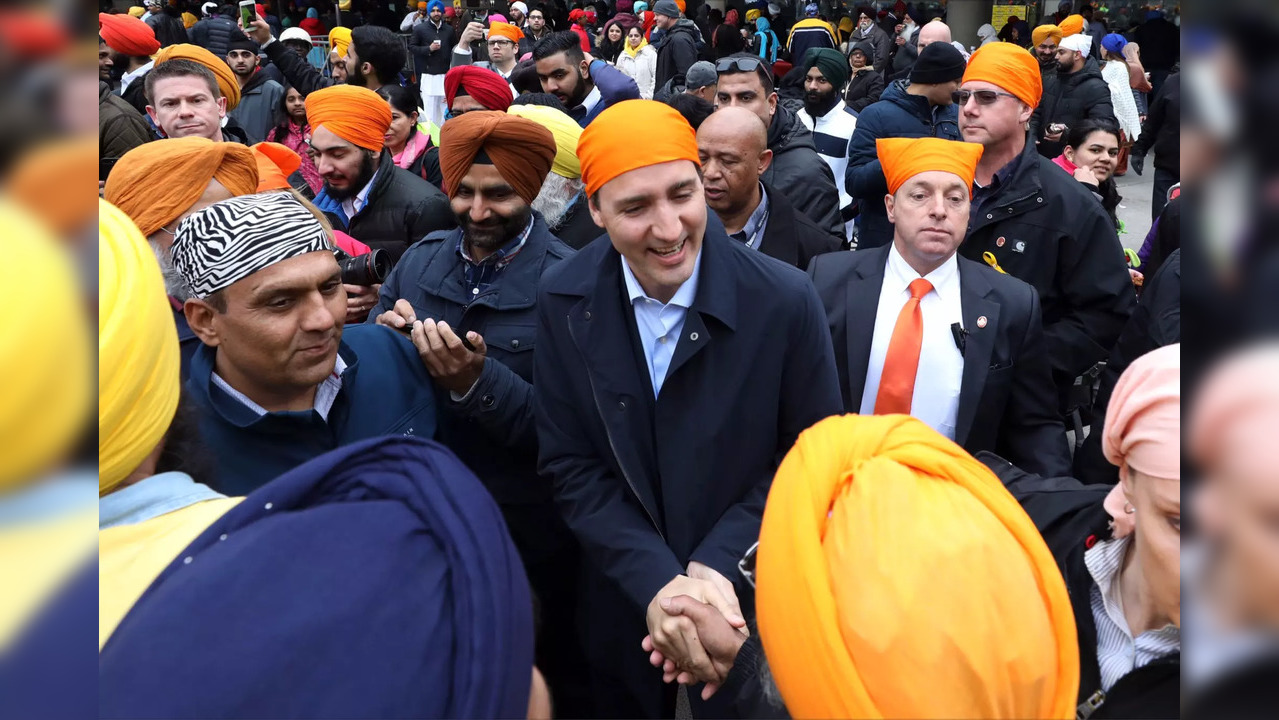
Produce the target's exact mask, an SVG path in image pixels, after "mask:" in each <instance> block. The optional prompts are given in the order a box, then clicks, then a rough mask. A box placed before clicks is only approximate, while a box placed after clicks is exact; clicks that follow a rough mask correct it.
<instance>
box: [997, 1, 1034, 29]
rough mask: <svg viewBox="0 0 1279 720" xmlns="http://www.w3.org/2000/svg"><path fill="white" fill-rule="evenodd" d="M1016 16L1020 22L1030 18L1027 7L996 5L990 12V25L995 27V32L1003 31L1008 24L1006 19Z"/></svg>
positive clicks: (1028, 7)
mask: <svg viewBox="0 0 1279 720" xmlns="http://www.w3.org/2000/svg"><path fill="white" fill-rule="evenodd" d="M1013 16H1016V17H1018V18H1020V19H1022V20H1027V19H1028V18H1029V17H1030V6H1029V5H996V6H995V7H994V9H993V10H991V11H990V24H991V25H994V26H995V29H996V30H1003V29H1004V26H1005V25H1007V24H1008V18H1010V17H1013Z"/></svg>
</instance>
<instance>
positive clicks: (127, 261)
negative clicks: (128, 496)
mask: <svg viewBox="0 0 1279 720" xmlns="http://www.w3.org/2000/svg"><path fill="white" fill-rule="evenodd" d="M98 298H99V306H98V492H100V493H102V494H104V495H105V494H106V493H109V492H111V491H112V490H113V489H114V488H115V486H116V485H119V484H120V481H122V480H124V479H125V478H126V477H128V476H129V473H131V472H133V471H134V470H136V469H137V467H138V465H140V464H142V461H143V460H145V459H146V457H147V455H150V454H151V451H152V450H154V449H155V447H156V445H158V444H159V443H160V440H161V439H162V438H163V437H164V434H165V433H166V432H168V430H169V424H170V423H171V422H173V413H174V412H176V411H177V408H178V389H179V387H180V384H181V380H180V379H179V377H178V370H179V366H180V365H181V358H180V356H179V353H178V330H177V326H176V325H174V322H173V308H172V307H171V306H170V305H169V301H168V299H167V298H166V297H165V292H164V278H163V277H162V276H161V275H160V264H159V262H157V261H156V259H155V255H154V254H153V253H152V251H151V246H150V245H148V244H147V241H146V238H144V237H143V236H142V233H141V232H139V231H138V228H137V226H135V225H134V224H133V221H132V220H130V219H129V218H128V216H127V215H125V214H124V213H123V212H121V211H120V210H119V209H117V208H115V207H113V206H111V205H110V204H109V203H107V202H106V201H102V202H101V203H100V205H99V208H98Z"/></svg>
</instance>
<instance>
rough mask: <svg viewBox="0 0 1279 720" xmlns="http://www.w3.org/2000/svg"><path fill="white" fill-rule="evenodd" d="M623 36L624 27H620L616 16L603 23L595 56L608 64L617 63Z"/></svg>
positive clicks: (623, 41) (624, 33)
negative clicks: (602, 32) (600, 38)
mask: <svg viewBox="0 0 1279 720" xmlns="http://www.w3.org/2000/svg"><path fill="white" fill-rule="evenodd" d="M625 36H626V28H624V27H622V25H621V23H619V22H618V21H617V18H613V19H612V20H609V21H608V22H607V23H604V38H603V39H602V40H600V43H599V52H598V53H596V55H595V57H597V58H599V59H600V60H603V61H604V62H606V63H608V64H610V65H617V56H618V55H620V54H621V53H622V47H623V45H624V43H625Z"/></svg>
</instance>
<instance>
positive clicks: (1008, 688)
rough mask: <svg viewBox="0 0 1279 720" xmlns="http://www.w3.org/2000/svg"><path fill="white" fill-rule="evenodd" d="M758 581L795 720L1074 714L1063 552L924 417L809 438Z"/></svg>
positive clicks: (814, 432) (791, 475)
mask: <svg viewBox="0 0 1279 720" xmlns="http://www.w3.org/2000/svg"><path fill="white" fill-rule="evenodd" d="M756 578H757V580H756V593H755V597H756V605H757V614H758V620H759V634H760V639H761V640H762V642H763V644H764V652H765V655H766V656H767V657H768V662H769V667H770V669H771V671H772V674H773V678H774V680H776V682H777V687H778V689H779V690H780V691H781V694H782V699H783V700H784V701H785V703H786V709H787V710H788V711H789V712H790V715H791V716H792V717H794V718H832V717H948V718H958V717H979V718H1050V717H1056V718H1067V717H1073V716H1074V710H1075V700H1076V697H1075V695H1076V693H1077V692H1078V688H1079V646H1078V640H1077V639H1076V637H1075V622H1074V615H1073V613H1072V611H1071V605H1070V598H1069V596H1068V595H1067V594H1066V584H1065V582H1064V581H1063V580H1062V577H1061V573H1060V572H1059V571H1058V569H1057V563H1056V562H1055V561H1054V560H1053V556H1052V553H1050V552H1049V550H1048V547H1047V546H1046V545H1045V544H1044V541H1043V538H1042V537H1041V536H1040V534H1039V532H1038V530H1036V529H1035V525H1034V523H1032V522H1031V520H1030V518H1029V517H1027V516H1026V513H1025V511H1023V510H1022V509H1021V506H1020V505H1018V503H1017V501H1016V500H1014V499H1013V497H1012V496H1011V495H1009V494H1008V491H1007V490H1006V489H1004V486H1003V485H1002V484H1001V483H1000V481H999V479H998V478H996V477H995V476H994V474H993V473H991V472H990V470H988V469H987V468H986V466H984V465H982V464H981V463H979V462H977V461H976V460H974V459H973V458H972V456H970V455H969V454H968V453H966V452H964V450H963V449H962V448H960V447H959V446H958V445H956V444H954V443H953V442H951V441H949V440H947V439H945V438H943V437H942V436H941V435H938V434H937V433H936V432H934V431H933V430H932V429H931V428H929V427H928V426H927V425H925V424H924V423H922V422H920V421H919V420H917V419H915V418H912V417H909V416H905V415H874V416H872V415H845V416H843V417H832V418H827V419H825V420H823V421H821V422H819V423H817V424H816V425H814V426H813V427H811V428H809V429H808V430H806V431H804V433H803V434H801V435H800V436H799V440H798V441H796V443H795V446H794V448H792V449H791V451H790V452H789V453H788V454H787V455H786V458H785V460H783V461H782V465H781V467H780V468H779V469H778V471H777V476H776V478H775V479H774V480H773V486H772V489H771V491H770V492H769V495H768V504H767V506H766V507H765V508H764V520H763V523H762V525H761V527H760V535H759V550H758V555H757V557H756Z"/></svg>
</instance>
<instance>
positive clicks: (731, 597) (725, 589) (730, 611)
mask: <svg viewBox="0 0 1279 720" xmlns="http://www.w3.org/2000/svg"><path fill="white" fill-rule="evenodd" d="M688 576H689V577H691V578H693V579H694V580H705V581H706V582H708V583H710V584H711V585H712V586H713V587H714V588H715V589H716V590H718V591H719V594H720V595H721V596H723V598H724V601H725V603H726V604H725V606H724V608H722V609H721V611H720V612H721V613H722V614H723V615H724V616H725V617H727V618H741V617H742V606H741V603H739V602H738V601H737V589H736V588H734V587H733V583H732V582H730V581H729V579H728V578H726V577H724V576H723V575H721V574H720V573H719V571H718V570H715V569H714V568H712V567H710V566H709V565H703V564H701V563H699V562H690V563H689V564H688ZM707 602H709V600H708V601H707ZM732 624H733V626H734V627H737V628H739V629H740V630H741V633H742V637H746V636H748V635H750V631H748V630H747V629H746V621H745V620H742V622H741V623H740V624H738V623H732Z"/></svg>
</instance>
